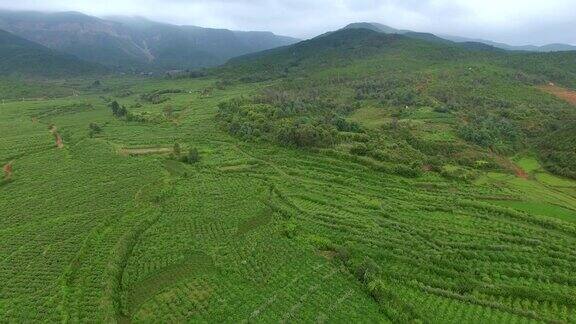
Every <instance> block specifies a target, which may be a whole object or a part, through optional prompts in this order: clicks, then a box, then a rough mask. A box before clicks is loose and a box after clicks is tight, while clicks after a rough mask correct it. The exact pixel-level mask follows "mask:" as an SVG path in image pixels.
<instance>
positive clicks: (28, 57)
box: [0, 30, 106, 77]
mask: <svg viewBox="0 0 576 324" xmlns="http://www.w3.org/2000/svg"><path fill="white" fill-rule="evenodd" d="M105 71H106V69H105V68H104V67H102V66H100V65H98V64H94V63H89V62H86V61H82V60H80V59H78V58H76V57H74V56H71V55H66V54H62V53H58V52H56V51H54V50H51V49H48V48H46V47H43V46H41V45H39V44H35V43H33V42H30V41H27V40H25V39H22V38H20V37H17V36H15V35H12V34H10V33H8V32H6V31H3V30H0V73H1V74H2V75H3V76H7V75H25V76H42V77H68V76H79V75H87V74H95V73H102V72H105Z"/></svg>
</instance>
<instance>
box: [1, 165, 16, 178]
mask: <svg viewBox="0 0 576 324" xmlns="http://www.w3.org/2000/svg"><path fill="white" fill-rule="evenodd" d="M2 169H3V170H4V179H6V180H9V179H11V178H12V172H13V171H12V162H10V163H8V164H6V165H4V168H2Z"/></svg>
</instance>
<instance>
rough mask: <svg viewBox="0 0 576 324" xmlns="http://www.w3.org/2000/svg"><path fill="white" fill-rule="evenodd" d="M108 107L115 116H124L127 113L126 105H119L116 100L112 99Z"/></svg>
mask: <svg viewBox="0 0 576 324" xmlns="http://www.w3.org/2000/svg"><path fill="white" fill-rule="evenodd" d="M110 109H112V114H113V115H114V116H116V117H126V115H128V110H126V107H124V106H120V104H119V103H118V102H117V101H112V103H110Z"/></svg>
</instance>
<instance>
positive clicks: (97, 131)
mask: <svg viewBox="0 0 576 324" xmlns="http://www.w3.org/2000/svg"><path fill="white" fill-rule="evenodd" d="M88 128H90V137H94V135H96V134H100V133H102V127H101V126H100V125H98V124H96V123H90V125H89V126H88Z"/></svg>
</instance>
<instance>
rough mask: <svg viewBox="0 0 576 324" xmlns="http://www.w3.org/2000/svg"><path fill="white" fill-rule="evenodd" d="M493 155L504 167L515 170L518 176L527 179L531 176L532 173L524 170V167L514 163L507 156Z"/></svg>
mask: <svg viewBox="0 0 576 324" xmlns="http://www.w3.org/2000/svg"><path fill="white" fill-rule="evenodd" d="M492 156H493V157H494V159H495V160H496V161H497V162H498V164H500V165H501V166H502V167H504V168H506V169H508V170H511V171H513V172H514V174H515V175H516V176H517V177H518V178H522V179H526V180H527V179H529V178H530V175H529V174H528V173H527V172H526V171H524V169H522V168H521V167H519V166H517V165H516V164H514V162H512V161H510V160H509V159H507V158H505V157H501V156H497V155H492Z"/></svg>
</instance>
